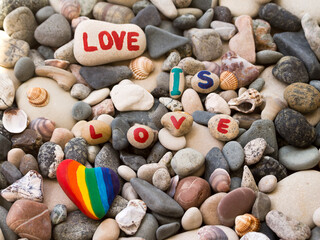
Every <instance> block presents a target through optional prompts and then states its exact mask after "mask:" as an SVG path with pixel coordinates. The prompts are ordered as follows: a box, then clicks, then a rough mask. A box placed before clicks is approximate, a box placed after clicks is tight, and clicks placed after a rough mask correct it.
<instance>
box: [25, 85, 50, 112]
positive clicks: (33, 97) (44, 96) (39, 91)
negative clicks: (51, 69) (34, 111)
mask: <svg viewBox="0 0 320 240" xmlns="http://www.w3.org/2000/svg"><path fill="white" fill-rule="evenodd" d="M27 98H28V99H29V103H30V104H31V105H32V106H34V107H44V106H46V105H47V104H48V103H49V94H48V92H47V90H45V89H44V88H39V87H33V88H30V89H29V90H28V92H27Z"/></svg>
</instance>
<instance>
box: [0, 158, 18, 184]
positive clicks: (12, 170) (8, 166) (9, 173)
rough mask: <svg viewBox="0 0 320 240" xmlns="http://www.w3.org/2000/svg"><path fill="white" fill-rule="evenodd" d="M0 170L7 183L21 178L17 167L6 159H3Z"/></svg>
mask: <svg viewBox="0 0 320 240" xmlns="http://www.w3.org/2000/svg"><path fill="white" fill-rule="evenodd" d="M0 172H1V173H2V174H3V176H4V177H5V179H6V180H7V182H8V183H9V184H12V183H14V182H15V181H17V180H19V179H20V178H22V174H21V172H20V171H19V170H18V168H17V167H16V166H15V165H13V164H12V163H10V162H8V161H4V162H3V163H2V164H1V167H0Z"/></svg>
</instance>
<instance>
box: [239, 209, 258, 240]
mask: <svg viewBox="0 0 320 240" xmlns="http://www.w3.org/2000/svg"><path fill="white" fill-rule="evenodd" d="M259 228H260V221H259V219H257V218H256V217H255V216H253V215H252V214H248V213H246V214H244V215H240V216H237V217H236V219H235V231H236V233H237V234H238V235H239V236H240V237H242V236H243V235H245V234H247V233H248V232H257V231H258V230H259Z"/></svg>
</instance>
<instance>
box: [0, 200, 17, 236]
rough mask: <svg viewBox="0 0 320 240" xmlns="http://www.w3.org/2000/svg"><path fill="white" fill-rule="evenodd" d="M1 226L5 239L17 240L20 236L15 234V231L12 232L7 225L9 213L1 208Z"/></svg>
mask: <svg viewBox="0 0 320 240" xmlns="http://www.w3.org/2000/svg"><path fill="white" fill-rule="evenodd" d="M0 213H1V214H0V216H1V217H0V226H1V230H2V234H3V236H4V239H9V240H17V239H18V236H17V235H16V234H15V233H14V231H12V230H11V229H10V228H9V227H8V225H7V223H6V218H7V215H8V211H7V210H6V209H5V208H4V207H2V206H0Z"/></svg>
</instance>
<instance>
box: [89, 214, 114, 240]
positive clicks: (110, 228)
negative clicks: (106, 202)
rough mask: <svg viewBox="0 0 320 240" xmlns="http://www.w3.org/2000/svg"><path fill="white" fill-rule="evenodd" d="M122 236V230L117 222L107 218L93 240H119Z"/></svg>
mask: <svg viewBox="0 0 320 240" xmlns="http://www.w3.org/2000/svg"><path fill="white" fill-rule="evenodd" d="M119 235H120V228H119V226H118V223H117V222H116V220H114V219H112V218H107V219H106V220H104V221H103V222H102V223H100V225H99V227H98V228H97V230H96V231H95V232H94V235H93V238H92V239H93V240H117V239H118V237H119Z"/></svg>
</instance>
